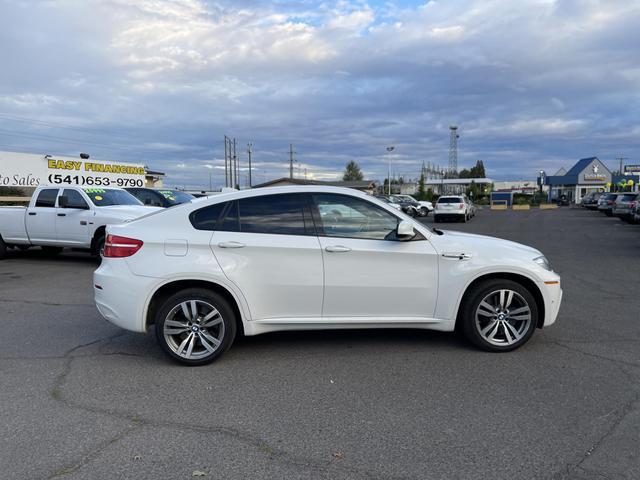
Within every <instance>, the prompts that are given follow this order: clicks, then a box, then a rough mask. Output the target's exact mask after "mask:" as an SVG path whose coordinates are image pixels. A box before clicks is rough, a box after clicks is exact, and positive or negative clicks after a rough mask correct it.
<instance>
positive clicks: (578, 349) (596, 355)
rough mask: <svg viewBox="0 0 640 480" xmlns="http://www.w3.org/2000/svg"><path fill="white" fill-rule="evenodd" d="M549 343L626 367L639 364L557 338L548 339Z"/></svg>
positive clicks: (639, 366)
mask: <svg viewBox="0 0 640 480" xmlns="http://www.w3.org/2000/svg"><path fill="white" fill-rule="evenodd" d="M549 343H551V344H553V345H557V346H559V347H562V348H565V349H567V350H570V351H572V352H576V353H580V354H582V355H585V356H587V357H592V358H597V359H600V360H607V361H609V362H612V363H616V364H618V365H626V366H628V367H633V368H640V364H639V363H635V362H628V361H626V360H620V359H616V358H611V357H607V356H605V355H600V354H598V353H591V352H586V351H584V350H582V349H580V348H577V347H575V346H571V345H567V344H565V343H562V342H559V341H557V340H549ZM625 373H626V372H625Z"/></svg>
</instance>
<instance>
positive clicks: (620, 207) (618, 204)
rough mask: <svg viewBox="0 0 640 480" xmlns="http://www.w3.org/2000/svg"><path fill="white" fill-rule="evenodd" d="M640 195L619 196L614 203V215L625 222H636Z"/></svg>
mask: <svg viewBox="0 0 640 480" xmlns="http://www.w3.org/2000/svg"><path fill="white" fill-rule="evenodd" d="M638 195H639V194H638V193H634V192H630V193H624V194H621V195H618V196H617V197H616V199H615V201H614V205H613V209H612V210H611V211H612V213H613V214H614V215H615V216H616V217H619V218H620V219H621V220H624V221H625V222H630V223H633V222H634V218H633V214H634V211H635V208H636V204H637V202H638Z"/></svg>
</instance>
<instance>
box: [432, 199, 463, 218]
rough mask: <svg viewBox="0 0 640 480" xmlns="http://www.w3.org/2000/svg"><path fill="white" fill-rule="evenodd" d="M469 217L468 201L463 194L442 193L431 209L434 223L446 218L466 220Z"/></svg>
mask: <svg viewBox="0 0 640 480" xmlns="http://www.w3.org/2000/svg"><path fill="white" fill-rule="evenodd" d="M470 218H471V213H470V209H469V203H468V202H467V198H466V197H465V196H464V195H443V196H441V197H440V198H438V201H437V202H436V204H435V208H434V210H433V221H434V223H438V222H442V221H445V220H447V219H449V220H455V221H462V222H467V221H468V220H469V219H470Z"/></svg>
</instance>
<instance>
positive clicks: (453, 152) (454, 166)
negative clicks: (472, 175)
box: [449, 125, 460, 178]
mask: <svg viewBox="0 0 640 480" xmlns="http://www.w3.org/2000/svg"><path fill="white" fill-rule="evenodd" d="M449 131H450V134H449V173H450V174H451V178H453V177H454V176H457V175H456V174H457V173H458V138H460V135H458V127H457V126H456V125H451V126H450V127H449Z"/></svg>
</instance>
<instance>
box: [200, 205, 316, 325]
mask: <svg viewBox="0 0 640 480" xmlns="http://www.w3.org/2000/svg"><path fill="white" fill-rule="evenodd" d="M308 202H309V197H308V195H306V194H298V193H295V194H275V195H265V196H260V197H251V198H244V199H240V200H236V201H233V202H230V204H229V205H228V207H227V208H226V211H225V212H223V213H222V218H221V219H220V220H219V221H218V222H217V226H216V228H215V232H214V234H213V236H212V237H211V249H212V250H213V252H214V254H215V256H216V259H217V260H218V263H219V264H220V266H221V268H222V270H223V271H224V273H225V275H226V276H227V278H229V280H231V281H232V282H233V283H235V284H236V285H237V286H238V287H239V289H240V290H241V291H242V293H243V295H244V296H245V298H246V300H247V302H248V304H249V309H250V311H251V317H252V319H254V320H261V319H269V318H305V317H306V318H319V317H320V315H321V310H322V289H323V282H322V280H323V266H322V253H321V251H320V245H319V243H318V237H316V235H315V231H314V229H313V222H312V220H311V213H310V207H309V203H308Z"/></svg>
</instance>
